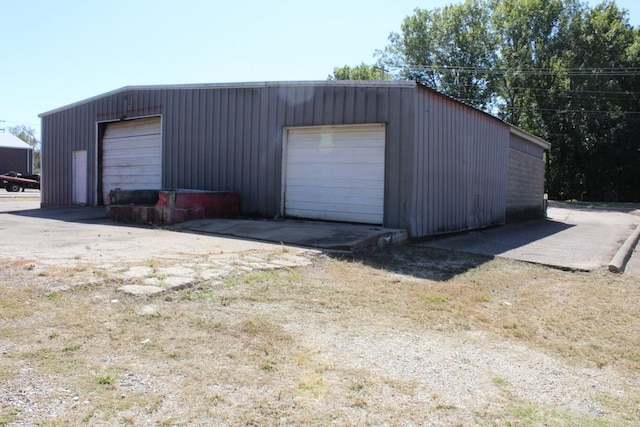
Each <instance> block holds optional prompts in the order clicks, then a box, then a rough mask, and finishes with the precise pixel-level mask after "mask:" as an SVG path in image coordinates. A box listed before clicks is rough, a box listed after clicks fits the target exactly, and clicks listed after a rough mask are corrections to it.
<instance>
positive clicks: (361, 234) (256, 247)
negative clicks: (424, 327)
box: [0, 193, 640, 277]
mask: <svg viewBox="0 0 640 427" xmlns="http://www.w3.org/2000/svg"><path fill="white" fill-rule="evenodd" d="M34 196H35V194H34V195H31V199H29V195H28V194H22V193H21V194H20V195H19V196H16V195H15V194H14V195H11V196H10V197H9V196H8V195H0V199H2V200H0V202H1V203H0V232H1V233H2V238H3V246H4V247H12V248H15V249H14V250H13V251H12V252H11V253H12V254H13V256H21V257H32V258H33V257H40V258H42V259H49V260H50V261H51V262H55V260H58V262H63V263H64V262H66V263H69V262H73V260H76V259H85V260H88V259H92V260H93V261H94V262H98V261H99V262H102V263H114V262H118V261H122V260H129V261H130V260H135V259H137V260H145V259H150V258H153V257H172V256H173V257H176V256H177V255H176V254H177V253H179V254H183V255H185V254H186V257H183V258H188V257H189V256H192V257H196V256H197V255H198V254H202V253H216V252H218V253H220V254H225V257H228V256H229V254H238V253H244V252H247V251H264V252H269V251H273V250H274V249H276V248H279V247H281V246H282V245H283V244H285V245H286V244H289V245H294V246H297V247H299V248H305V247H307V248H316V249H350V248H359V247H361V246H362V244H364V243H366V244H373V245H377V244H379V243H380V240H382V241H383V243H385V241H386V239H389V240H391V241H395V240H400V241H401V240H402V239H403V238H404V236H405V235H404V232H403V231H400V230H389V229H384V228H380V227H372V226H366V225H353V224H336V223H322V222H312V221H249V220H202V221H192V222H189V223H184V224H181V225H179V226H178V227H177V229H179V230H181V231H183V232H182V233H176V232H174V231H171V230H168V229H151V228H144V227H128V226H126V225H118V226H114V224H113V223H112V222H110V221H107V220H106V219H104V215H105V214H104V208H101V207H99V208H78V207H69V208H54V209H37V208H38V205H39V203H38V202H37V200H36V199H34ZM638 224H640V212H638V211H617V210H610V209H593V208H588V207H583V208H579V207H575V206H569V205H566V204H561V203H553V202H552V203H551V204H550V207H549V209H548V218H547V219H545V220H536V221H527V222H522V223H515V224H508V225H505V226H501V227H495V228H490V229H484V230H478V231H471V232H466V233H462V234H458V235H453V236H446V237H440V238H435V239H433V240H430V241H426V242H422V243H420V245H424V246H427V247H435V248H441V249H451V250H457V251H463V252H470V253H477V254H483V255H491V256H501V257H506V258H512V259H516V260H522V261H528V262H534V263H539V264H544V265H549V266H554V267H558V268H564V269H576V270H584V271H589V270H594V269H599V268H602V267H605V266H607V265H608V264H609V262H610V261H611V260H612V258H613V257H614V255H615V254H616V252H617V251H618V249H619V248H620V247H621V245H622V243H623V242H624V241H625V240H626V239H627V238H628V237H629V235H630V234H631V233H632V231H633V230H635V228H636V227H637V226H638ZM268 242H273V243H268ZM626 271H627V272H628V274H633V275H638V277H640V256H638V255H637V252H636V255H635V256H633V257H632V258H631V260H630V261H629V263H628V266H627V270H626Z"/></svg>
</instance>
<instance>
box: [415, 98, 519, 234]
mask: <svg viewBox="0 0 640 427" xmlns="http://www.w3.org/2000/svg"><path fill="white" fill-rule="evenodd" d="M415 127H416V145H415V156H414V159H413V161H414V168H413V169H414V171H415V173H414V182H413V185H412V187H413V189H414V198H413V208H412V217H411V220H410V221H409V222H410V224H411V228H410V234H411V235H412V236H414V237H417V236H427V235H433V234H438V233H447V232H452V231H460V230H467V229H472V228H478V227H485V226H489V225H493V224H500V223H503V222H504V220H505V198H506V187H507V183H506V171H507V155H508V149H509V126H508V125H507V124H504V123H501V122H499V121H498V120H496V119H493V118H491V117H489V116H488V115H486V114H484V113H482V112H480V111H477V110H474V109H472V108H469V107H466V106H464V105H462V104H460V103H458V102H456V101H453V100H451V99H448V98H446V97H443V96H441V95H439V94H435V93H433V92H432V91H430V90H427V89H424V88H420V87H418V88H416V122H415Z"/></svg>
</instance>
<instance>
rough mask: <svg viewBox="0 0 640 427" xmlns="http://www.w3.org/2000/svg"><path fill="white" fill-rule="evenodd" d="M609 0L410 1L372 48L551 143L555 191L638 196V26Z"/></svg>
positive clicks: (400, 74)
mask: <svg viewBox="0 0 640 427" xmlns="http://www.w3.org/2000/svg"><path fill="white" fill-rule="evenodd" d="M627 14H628V12H627V11H625V10H622V9H620V8H618V7H617V6H616V4H615V3H614V2H612V1H604V2H602V3H600V4H598V5H596V6H595V7H593V8H590V7H588V6H587V5H586V4H584V3H581V2H580V0H466V1H464V2H463V3H461V4H457V5H452V6H447V7H445V8H441V9H433V10H424V9H416V10H415V11H414V14H413V15H411V16H408V17H406V18H405V19H404V20H403V22H402V25H401V27H400V31H399V32H397V33H392V34H391V35H390V36H389V45H388V46H387V47H386V48H384V49H383V50H381V51H377V52H376V56H377V57H378V64H379V65H380V66H381V67H383V68H385V69H387V70H389V71H390V74H391V76H392V77H393V78H406V79H413V80H416V81H418V82H421V83H423V84H425V85H427V86H429V87H431V88H433V89H436V90H438V91H440V92H442V93H445V94H446V95H449V96H452V97H454V98H457V99H459V100H461V101H464V102H467V103H468V104H471V105H473V106H475V107H478V108H481V109H484V110H485V111H487V112H489V113H491V114H495V115H497V116H498V117H500V118H502V119H504V120H506V121H508V122H510V123H513V124H515V125H517V126H520V127H522V128H523V129H524V130H527V131H529V132H532V133H535V134H538V135H540V136H542V137H543V138H546V139H547V140H549V141H550V142H551V143H552V148H551V150H550V152H549V153H548V156H547V160H548V163H547V164H548V170H547V187H548V191H549V193H550V195H551V196H552V197H554V198H562V199H570V198H574V199H581V198H583V197H584V198H585V199H591V200H637V201H640V186H638V185H637V171H638V170H639V168H640V140H639V139H638V138H637V136H636V133H637V129H638V128H640V114H638V113H639V112H640V30H639V29H637V28H633V27H632V26H631V25H629V22H628V17H627Z"/></svg>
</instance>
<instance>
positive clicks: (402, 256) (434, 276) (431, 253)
mask: <svg viewBox="0 0 640 427" xmlns="http://www.w3.org/2000/svg"><path fill="white" fill-rule="evenodd" d="M328 255H329V256H330V257H332V258H334V259H339V260H342V261H348V262H358V263H362V264H364V265H366V266H369V267H372V268H376V269H380V270H386V271H388V272H391V273H395V274H401V275H407V276H413V277H416V278H419V279H427V280H434V281H447V280H449V279H452V278H453V277H455V276H458V275H460V274H463V273H465V272H467V271H469V270H472V269H474V268H476V267H478V266H480V265H482V264H484V263H486V262H488V261H491V260H492V259H494V257H493V256H485V255H476V254H471V253H463V252H459V251H453V250H448V249H438V248H429V247H425V246H422V245H420V244H416V243H407V244H405V245H401V246H396V247H392V248H388V249H384V250H380V251H377V252H359V253H355V254H354V253H351V254H344V253H342V254H340V253H328Z"/></svg>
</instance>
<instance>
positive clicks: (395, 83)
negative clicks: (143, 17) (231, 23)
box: [38, 80, 416, 118]
mask: <svg viewBox="0 0 640 427" xmlns="http://www.w3.org/2000/svg"><path fill="white" fill-rule="evenodd" d="M295 86H302V87H305V86H306V87H308V86H363V87H415V86H416V82H414V81H411V80H300V81H264V82H263V81H258V82H238V83H233V82H229V83H186V84H167V85H139V86H124V87H121V88H120V89H115V90H112V91H109V92H105V93H102V94H100V95H95V96H92V97H90V98H86V99H83V100H80V101H76V102H73V103H71V104H67V105H64V106H62V107H58V108H54V109H53V110H49V111H45V112H44V113H40V114H38V117H39V118H43V117H46V116H49V115H51V114H55V113H59V112H61V111H64V110H68V109H71V108H74V107H77V106H80V105H83V104H87V103H89V102H92V101H96V100H98V99H101V98H105V97H107V96H112V95H117V94H119V93H123V92H130V91H137V90H172V89H173V90H184V89H187V90H195V89H234V88H238V89H241V88H247V89H248V88H267V87H295Z"/></svg>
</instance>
